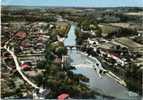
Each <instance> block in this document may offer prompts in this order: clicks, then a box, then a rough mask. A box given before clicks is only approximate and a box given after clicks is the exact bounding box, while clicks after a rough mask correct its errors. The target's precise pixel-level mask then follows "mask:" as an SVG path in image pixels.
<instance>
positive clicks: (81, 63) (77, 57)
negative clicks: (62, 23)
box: [64, 24, 138, 100]
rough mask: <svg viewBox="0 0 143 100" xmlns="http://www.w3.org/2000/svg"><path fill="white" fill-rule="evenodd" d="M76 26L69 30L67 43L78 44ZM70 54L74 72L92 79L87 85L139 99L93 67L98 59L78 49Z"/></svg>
mask: <svg viewBox="0 0 143 100" xmlns="http://www.w3.org/2000/svg"><path fill="white" fill-rule="evenodd" d="M75 28H76V25H74V24H72V25H71V28H70V30H69V32H68V37H67V38H66V39H65V41H64V44H65V45H75V44H76V40H75V39H76V36H75ZM68 55H69V57H70V59H71V60H72V62H71V64H72V65H75V67H76V70H74V72H75V73H80V74H83V75H84V76H86V77H88V78H89V80H90V81H89V83H87V85H89V88H91V89H92V90H94V91H96V92H99V93H101V94H104V95H107V96H112V97H115V98H118V99H125V100H138V99H137V97H136V96H129V94H128V93H129V91H128V89H127V88H126V87H124V86H122V85H120V84H119V83H117V81H115V80H114V79H112V78H110V77H108V76H107V75H102V76H101V77H100V76H99V74H98V73H97V72H96V71H95V70H94V68H93V65H94V66H95V65H96V63H99V61H98V60H95V61H93V60H91V59H90V58H89V57H88V56H86V55H84V54H83V53H82V52H80V51H77V50H69V51H68ZM101 67H102V65H101ZM104 100H105V99H104Z"/></svg>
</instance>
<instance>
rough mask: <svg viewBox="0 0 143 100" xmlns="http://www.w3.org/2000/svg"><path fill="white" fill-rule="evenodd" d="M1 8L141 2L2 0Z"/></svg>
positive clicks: (134, 1)
mask: <svg viewBox="0 0 143 100" xmlns="http://www.w3.org/2000/svg"><path fill="white" fill-rule="evenodd" d="M1 5H2V6H40V7H44V6H45V7H48V6H49V7H85V8H92V7H94V8H103V7H143V0H140V1H139V0H116V1H115V0H108V1H107V0H102V1H99V0H90V1H86V0H61V1H56V0H40V1H39V0H30V1H29V0H2V1H1Z"/></svg>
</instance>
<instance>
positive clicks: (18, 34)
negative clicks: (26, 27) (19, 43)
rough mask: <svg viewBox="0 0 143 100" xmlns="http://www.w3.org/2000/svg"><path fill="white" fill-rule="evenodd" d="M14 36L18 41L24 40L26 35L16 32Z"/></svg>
mask: <svg viewBox="0 0 143 100" xmlns="http://www.w3.org/2000/svg"><path fill="white" fill-rule="evenodd" d="M15 36H16V37H18V38H19V39H24V38H25V37H26V36H27V33H25V32H21V31H20V32H17V33H16V34H15Z"/></svg>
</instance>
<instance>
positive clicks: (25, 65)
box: [20, 63, 31, 70]
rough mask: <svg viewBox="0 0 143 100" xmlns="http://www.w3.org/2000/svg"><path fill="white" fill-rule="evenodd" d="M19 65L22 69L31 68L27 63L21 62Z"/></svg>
mask: <svg viewBox="0 0 143 100" xmlns="http://www.w3.org/2000/svg"><path fill="white" fill-rule="evenodd" d="M20 67H21V69H23V70H30V69H31V68H30V66H29V64H27V63H23V64H21V65H20Z"/></svg>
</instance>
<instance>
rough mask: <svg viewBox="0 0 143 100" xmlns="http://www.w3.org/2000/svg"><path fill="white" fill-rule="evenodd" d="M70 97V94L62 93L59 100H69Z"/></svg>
mask: <svg viewBox="0 0 143 100" xmlns="http://www.w3.org/2000/svg"><path fill="white" fill-rule="evenodd" d="M68 98H69V94H67V93H62V94H60V95H59V96H58V100H67V99H68Z"/></svg>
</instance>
